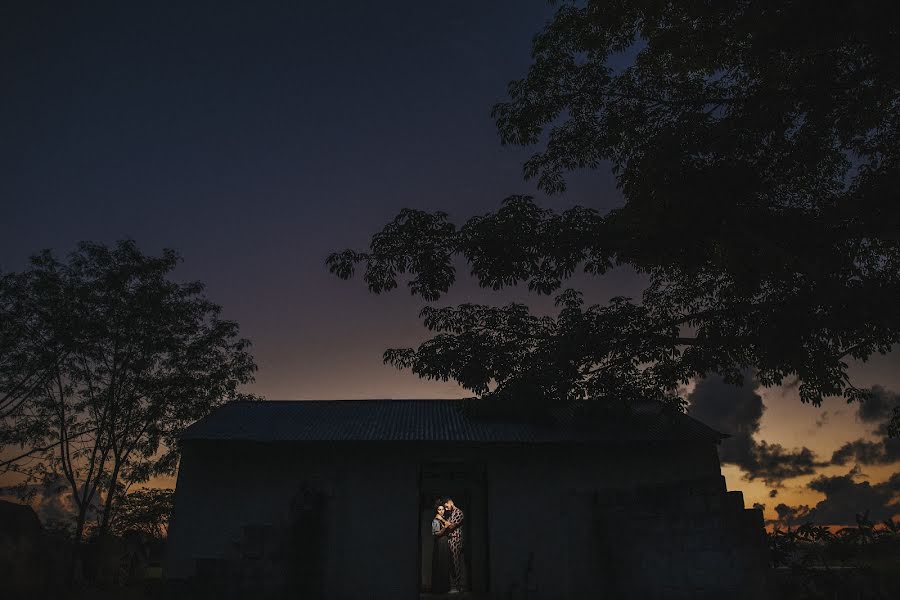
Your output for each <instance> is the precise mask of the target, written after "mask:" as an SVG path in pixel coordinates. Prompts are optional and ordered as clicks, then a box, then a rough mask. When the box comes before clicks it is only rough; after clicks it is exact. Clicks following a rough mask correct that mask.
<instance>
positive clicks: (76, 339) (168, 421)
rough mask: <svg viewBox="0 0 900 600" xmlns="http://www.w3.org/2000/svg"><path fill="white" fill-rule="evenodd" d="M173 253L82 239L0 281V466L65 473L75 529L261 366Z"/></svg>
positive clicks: (162, 468) (145, 473) (164, 461)
mask: <svg viewBox="0 0 900 600" xmlns="http://www.w3.org/2000/svg"><path fill="white" fill-rule="evenodd" d="M178 261H179V258H178V255H177V254H176V253H175V252H174V251H172V250H164V251H163V253H162V255H160V256H148V255H145V254H143V253H142V252H141V251H140V250H139V249H138V248H137V246H136V245H135V244H134V242H131V241H123V242H119V243H118V244H116V245H115V246H114V247H107V246H104V245H99V244H93V243H82V244H80V245H79V246H78V248H77V250H76V251H75V252H74V253H73V254H72V255H71V256H70V257H69V260H68V261H67V262H60V261H59V260H57V259H56V258H55V257H54V256H53V255H52V254H51V252H49V251H44V252H41V253H39V254H37V255H35V256H34V257H32V259H31V264H30V266H29V268H27V269H26V270H24V271H22V272H19V273H8V274H5V275H3V276H2V279H0V342H2V346H0V450H2V449H6V450H7V454H6V456H8V457H9V458H7V459H6V460H4V461H3V462H0V467H2V468H3V469H5V470H14V471H17V472H19V473H21V474H23V475H24V476H25V483H31V482H35V481H38V480H41V479H43V478H45V477H46V476H47V475H48V474H59V475H62V477H63V478H64V481H65V482H67V485H68V488H69V490H70V492H71V496H72V501H73V503H74V505H75V507H76V514H75V515H73V517H74V521H75V524H76V525H75V535H76V538H77V539H81V537H82V533H83V530H84V526H85V522H86V519H87V518H89V517H91V516H96V518H97V520H98V523H99V526H100V530H101V532H104V531H106V530H107V529H108V528H109V525H110V522H111V518H112V516H113V512H114V510H115V504H114V503H113V499H114V498H115V497H116V496H117V495H118V494H120V493H122V492H123V491H125V490H126V489H127V487H128V486H129V485H131V484H133V483H135V482H143V481H146V480H148V479H149V478H150V477H151V476H154V475H157V474H162V473H171V472H173V471H174V469H175V466H176V460H177V454H176V451H175V443H174V442H175V437H176V436H177V434H178V433H179V432H180V431H181V430H182V429H183V428H184V427H185V426H186V425H187V424H189V423H191V422H193V421H194V420H196V419H198V418H200V417H202V416H204V415H206V414H207V413H209V412H210V411H211V410H212V409H213V408H215V407H216V406H218V405H220V404H222V403H223V402H225V401H226V400H228V399H230V398H234V397H236V396H237V395H238V391H237V389H238V386H239V385H241V384H244V383H247V382H249V381H251V380H252V375H253V372H254V370H255V369H256V366H255V364H254V362H253V359H252V357H251V355H250V354H249V352H248V349H249V342H248V341H247V340H245V339H242V338H240V337H238V326H237V324H236V323H234V322H232V321H227V320H223V319H221V318H219V313H220V307H219V306H217V305H216V304H214V303H212V302H210V301H209V300H207V299H206V298H205V297H204V296H203V294H202V292H203V285H202V284H200V283H197V282H194V283H185V284H182V283H176V282H173V281H171V280H170V279H169V275H170V273H171V271H172V270H173V269H174V267H175V266H176V264H177V263H178ZM10 454H12V456H10Z"/></svg>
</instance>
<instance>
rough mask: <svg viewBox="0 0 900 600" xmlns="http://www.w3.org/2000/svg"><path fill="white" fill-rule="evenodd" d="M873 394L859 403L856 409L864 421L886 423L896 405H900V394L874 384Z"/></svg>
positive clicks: (860, 418)
mask: <svg viewBox="0 0 900 600" xmlns="http://www.w3.org/2000/svg"><path fill="white" fill-rule="evenodd" d="M871 392H872V394H871V396H870V397H869V398H868V399H866V400H864V401H862V402H860V403H859V408H858V409H857V411H856V414H857V416H858V417H859V420H860V421H862V422H863V423H879V424H882V425H883V424H885V423H886V422H887V421H888V420H889V419H890V418H891V416H892V415H893V413H894V409H895V407H898V406H900V394H896V393H894V392H892V391H891V390H888V389H886V388H884V387H882V386H880V385H875V386H872V389H871Z"/></svg>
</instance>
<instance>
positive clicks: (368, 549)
mask: <svg viewBox="0 0 900 600" xmlns="http://www.w3.org/2000/svg"><path fill="white" fill-rule="evenodd" d="M473 402H478V401H472V400H328V401H265V402H234V403H230V404H227V405H225V406H223V407H221V408H220V409H218V410H217V411H215V412H214V413H212V414H211V415H209V416H208V417H206V418H204V419H202V420H200V421H198V422H197V423H195V424H194V425H192V426H191V427H189V428H188V429H187V430H186V431H185V432H184V433H183V435H182V436H181V439H180V452H181V462H180V468H179V473H178V480H177V486H176V491H175V506H174V512H173V515H172V520H171V523H170V528H169V546H168V551H167V559H166V577H167V578H168V579H170V580H186V581H190V582H192V585H203V586H209V587H211V588H213V589H218V590H219V591H220V593H221V596H220V597H252V598H262V597H273V598H275V597H302V598H334V599H343V598H346V599H353V600H358V599H382V600H403V599H422V598H429V597H432V595H431V581H432V576H433V573H432V565H433V561H432V551H433V548H434V539H433V537H432V530H431V523H432V520H433V518H434V507H435V501H436V499H438V498H441V499H444V498H448V497H449V498H452V499H453V500H454V502H455V504H456V505H457V506H458V507H459V508H460V509H462V510H463V512H464V515H465V519H464V525H463V531H464V538H463V539H464V545H463V548H464V549H463V559H464V561H465V566H466V569H465V571H466V578H465V592H466V594H467V595H468V597H475V598H510V599H514V598H529V599H548V600H549V599H557V598H560V599H562V598H593V597H596V598H629V597H633V598H712V597H716V598H721V597H723V595H724V594H728V595H729V597H730V598H734V599H739V598H748V599H749V598H761V597H764V595H765V588H766V582H767V569H768V566H767V558H766V549H765V538H764V532H763V522H762V515H761V513H760V511H759V510H756V509H745V508H744V503H743V497H742V495H741V493H740V492H729V491H726V488H725V483H724V479H723V477H722V474H721V471H720V465H719V459H718V453H717V446H718V444H719V442H720V440H721V439H722V438H723V435H722V434H720V433H719V432H717V431H714V430H712V429H710V428H709V427H707V426H705V425H703V424H702V423H700V422H698V421H696V420H694V419H692V418H691V417H689V416H687V415H683V414H680V413H679V414H675V415H673V414H670V413H667V412H666V411H664V410H662V409H661V408H660V407H659V406H658V405H654V404H650V403H647V404H646V405H641V406H638V407H635V409H634V411H633V413H634V414H632V415H631V416H629V417H627V418H625V417H622V418H617V419H602V420H597V419H591V418H587V417H585V416H583V415H581V414H580V413H579V412H578V411H576V410H573V411H570V412H568V413H567V414H566V415H563V416H558V417H557V418H553V419H549V420H543V421H535V420H533V419H528V418H515V417H510V416H496V415H493V416H491V415H484V414H482V413H481V412H480V411H478V410H473V408H472V407H473V404H472V403H473ZM464 597H465V596H464Z"/></svg>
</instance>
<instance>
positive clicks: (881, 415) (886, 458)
mask: <svg viewBox="0 0 900 600" xmlns="http://www.w3.org/2000/svg"><path fill="white" fill-rule="evenodd" d="M898 410H900V394H897V393H894V392H892V391H890V390H887V389H885V388H883V387H882V386H880V385H876V386H874V387H873V388H872V395H871V397H870V398H868V399H867V400H864V401H862V402H860V403H859V406H858V408H857V411H856V416H857V418H858V419H859V420H860V421H862V422H863V423H867V424H871V425H875V428H874V429H873V430H872V434H873V435H875V436H877V438H878V439H876V440H875V441H872V440H866V439H863V438H858V439H856V440H853V441H852V442H847V443H846V444H844V445H843V446H841V447H840V448H838V449H837V450H835V451H834V454H832V455H831V462H832V463H833V464H836V465H845V464H847V463H849V462H851V461H855V462H856V463H857V464H861V465H885V464H890V463H894V462H898V461H900V438H892V437H889V436H888V427H889V424H890V420H891V418H892V416H893V415H894V414H895V413H896V412H897V411H898Z"/></svg>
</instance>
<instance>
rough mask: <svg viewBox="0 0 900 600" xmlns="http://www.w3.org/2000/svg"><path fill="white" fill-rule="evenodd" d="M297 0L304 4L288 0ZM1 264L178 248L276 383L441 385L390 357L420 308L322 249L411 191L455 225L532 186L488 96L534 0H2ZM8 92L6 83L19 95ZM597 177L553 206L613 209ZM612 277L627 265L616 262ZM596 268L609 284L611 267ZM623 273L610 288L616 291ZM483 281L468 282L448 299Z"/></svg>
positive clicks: (517, 66) (361, 392)
mask: <svg viewBox="0 0 900 600" xmlns="http://www.w3.org/2000/svg"><path fill="white" fill-rule="evenodd" d="M301 4H302V5H301ZM0 10H2V11H3V12H2V13H0V22H2V25H0V27H2V35H0V44H2V52H0V61H2V64H0V66H2V68H0V73H2V77H3V78H4V79H3V88H4V89H5V90H6V93H4V94H2V95H0V139H2V145H0V153H2V155H0V169H2V173H0V175H2V176H0V199H2V207H3V210H2V217H0V227H2V235H0V266H2V268H4V269H7V270H15V269H18V268H21V266H22V265H23V264H24V261H25V259H26V257H27V256H28V255H30V254H32V253H33V252H35V251H37V250H38V249H40V248H45V247H49V248H53V249H55V250H57V251H58V252H60V253H65V252H68V251H69V250H71V249H72V248H73V247H74V245H75V244H76V242H77V241H79V240H95V241H104V242H113V241H115V240H117V239H121V238H124V237H131V238H134V239H135V240H137V241H138V242H139V244H140V245H141V246H142V247H143V248H144V249H145V251H148V252H158V251H159V249H161V248H162V247H173V248H175V249H177V250H179V251H180V252H181V253H182V254H183V256H184V259H185V262H184V264H183V266H182V267H181V268H180V269H179V271H178V276H179V277H182V278H185V279H188V278H191V279H193V278H196V279H201V280H203V281H205V282H206V283H207V284H208V286H209V295H210V296H211V297H212V298H213V299H214V300H215V301H217V302H219V303H220V304H222V305H223V306H224V307H225V314H226V316H228V317H230V318H234V319H236V320H238V321H239V322H240V323H241V325H242V329H243V332H244V334H245V335H247V336H249V337H250V338H251V339H252V341H253V342H254V346H255V354H256V356H257V359H258V361H259V363H260V372H259V377H258V383H257V384H256V385H255V386H254V388H253V389H254V391H257V392H259V393H263V394H266V395H268V396H270V397H299V398H306V397H342V396H356V397H359V396H363V397H364V396H396V397H402V396H409V395H422V394H427V395H455V394H457V393H458V391H457V390H456V388H455V387H454V386H452V385H437V386H435V385H427V384H424V383H420V382H418V381H417V380H416V379H415V378H414V377H412V376H411V375H408V374H399V373H395V372H393V371H392V370H391V369H389V368H387V367H384V366H382V364H381V351H382V350H383V349H384V348H385V347H386V346H389V345H401V344H406V343H412V342H414V341H416V340H418V339H420V338H421V337H422V335H423V331H422V330H421V328H420V327H419V325H418V321H417V319H416V314H417V312H418V309H419V308H420V306H421V304H422V303H421V302H420V301H419V300H418V299H416V298H410V297H409V296H408V295H407V294H406V293H405V292H402V291H401V292H397V293H394V294H389V295H387V296H384V297H378V298H376V297H373V296H369V295H368V294H367V293H366V292H365V289H364V286H363V284H362V283H361V282H360V281H354V282H350V283H347V282H341V281H339V280H336V279H335V278H333V277H331V276H330V275H329V274H328V273H327V271H326V269H325V268H324V266H323V260H324V258H325V256H326V255H327V254H328V253H329V252H331V251H333V250H337V249H340V248H343V247H347V246H355V247H359V246H363V245H364V244H366V243H367V241H368V238H369V236H370V235H371V233H373V232H374V231H376V230H377V229H378V228H380V227H381V225H383V224H384V223H385V222H387V221H388V220H390V219H391V218H392V217H393V216H394V215H395V214H396V212H397V211H398V210H399V209H400V208H403V207H407V206H408V207H416V208H423V209H442V210H446V211H448V212H450V213H451V215H453V216H454V217H456V218H457V219H459V220H462V219H464V218H466V217H468V216H471V215H472V214H476V213H482V212H487V211H489V210H493V209H495V208H496V207H497V206H498V205H499V203H500V201H501V200H502V199H503V198H504V197H505V196H507V195H510V194H514V193H523V192H533V191H534V189H533V186H531V185H530V184H526V183H525V182H524V181H523V179H522V176H521V164H522V162H523V160H524V158H525V157H527V156H528V154H529V153H530V151H529V150H526V149H519V148H503V147H501V145H500V144H499V141H498V137H497V134H496V131H495V128H494V124H493V122H492V120H491V119H490V109H491V106H492V105H493V104H494V103H495V102H497V101H499V100H502V99H503V98H504V94H505V86H506V83H507V82H508V81H510V80H512V79H514V78H517V77H520V76H521V75H523V74H524V72H525V70H526V68H527V66H528V64H529V52H530V41H531V36H532V35H533V34H534V33H535V32H537V31H538V30H539V29H540V27H541V26H542V24H543V23H544V22H545V21H546V20H547V19H548V18H549V17H550V16H551V14H552V7H549V6H548V5H547V4H546V3H545V2H541V1H533V2H522V1H521V0H519V1H510V0H507V1H502V2H476V1H469V2H455V3H433V2H386V3H376V2H342V3H310V4H306V3H297V2H279V3H267V2H262V3H246V2H241V3H224V4H223V3H218V2H217V3H203V2H188V3H181V2H177V3H169V4H167V5H165V6H163V5H162V4H161V3H118V4H109V5H102V6H101V4H99V3H80V6H77V7H73V6H69V7H60V6H52V7H51V6H49V5H44V4H43V3H32V2H27V3H17V5H16V6H12V5H11V3H7V4H6V5H5V7H4V8H3V9H0ZM10 92H11V93H10ZM615 198H617V194H616V192H615V189H614V185H613V182H612V180H611V178H610V176H609V175H608V174H606V173H601V174H592V175H588V176H581V177H579V178H578V180H577V181H575V182H574V185H573V187H572V190H571V191H570V193H569V194H567V195H565V196H561V197H556V198H552V199H546V198H544V200H543V201H544V202H545V203H546V204H547V205H548V206H555V207H564V206H569V205H571V204H574V203H576V202H578V203H588V204H593V205H602V204H604V203H605V204H609V203H611V202H614V201H615ZM624 279H626V280H627V277H625V278H624ZM604 285H606V284H604ZM611 285H613V287H615V285H616V282H615V281H613V283H612V284H611ZM509 297H510V295H503V296H500V297H491V298H485V297H484V296H483V295H479V294H475V293H473V289H472V286H466V285H464V286H462V287H461V288H460V289H459V290H457V291H455V292H454V294H453V295H452V296H451V297H450V298H448V300H459V299H461V298H465V299H490V300H492V301H505V300H506V299H507V298H509Z"/></svg>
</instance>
